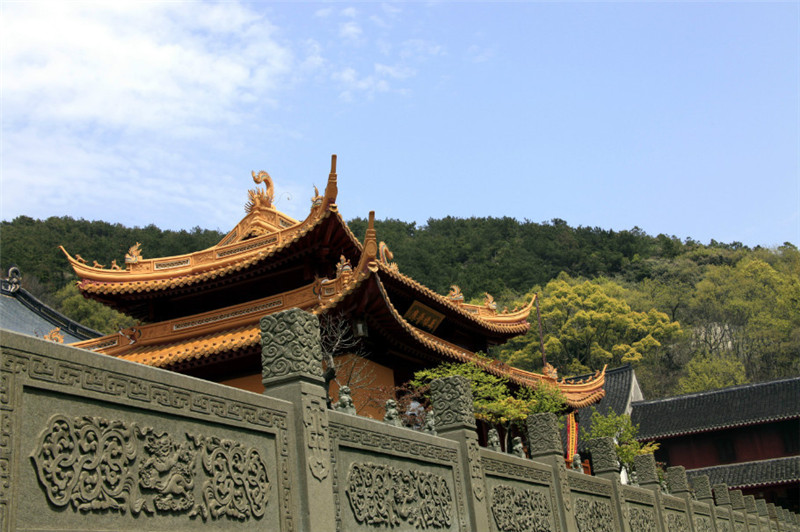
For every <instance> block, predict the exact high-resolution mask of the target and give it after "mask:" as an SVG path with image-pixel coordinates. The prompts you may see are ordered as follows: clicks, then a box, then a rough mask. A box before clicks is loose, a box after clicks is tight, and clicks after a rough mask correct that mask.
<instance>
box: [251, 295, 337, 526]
mask: <svg viewBox="0 0 800 532" xmlns="http://www.w3.org/2000/svg"><path fill="white" fill-rule="evenodd" d="M261 376H262V382H263V383H264V388H265V390H264V394H265V395H269V396H271V397H275V398H278V399H283V400H285V401H288V402H290V403H291V404H292V411H293V415H292V417H291V419H292V423H293V426H290V427H288V428H289V431H288V432H289V435H290V438H292V439H293V441H291V440H290V449H291V451H293V452H291V455H290V463H292V464H293V465H294V470H293V471H292V472H291V474H292V478H293V479H294V481H293V484H294V486H295V487H296V489H295V490H293V491H294V494H295V497H294V500H293V501H292V502H293V504H294V509H295V515H297V516H298V522H299V525H300V526H299V527H298V528H299V529H300V530H302V531H313V532H317V531H328V530H331V531H332V530H334V529H335V528H336V519H335V508H334V502H333V483H332V478H331V449H330V438H329V435H328V409H327V403H326V396H325V390H324V387H323V384H324V379H323V377H322V348H321V346H320V339H319V320H318V319H317V317H316V316H314V315H312V314H309V313H308V312H305V311H302V310H300V309H290V310H286V311H283V312H279V313H276V314H271V315H269V316H265V317H263V318H261Z"/></svg>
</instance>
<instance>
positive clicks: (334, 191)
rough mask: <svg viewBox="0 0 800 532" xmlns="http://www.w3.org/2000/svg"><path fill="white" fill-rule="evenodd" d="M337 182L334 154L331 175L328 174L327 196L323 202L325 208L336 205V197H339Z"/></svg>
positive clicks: (334, 155)
mask: <svg viewBox="0 0 800 532" xmlns="http://www.w3.org/2000/svg"><path fill="white" fill-rule="evenodd" d="M336 181H337V178H336V154H335V153H334V154H333V155H331V173H330V174H328V184H327V185H326V186H325V196H324V199H323V200H322V203H323V206H324V207H328V206H330V205H335V204H336V196H338V195H339V187H338V186H337V183H336Z"/></svg>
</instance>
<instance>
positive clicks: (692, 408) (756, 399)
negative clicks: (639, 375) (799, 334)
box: [631, 377, 800, 440]
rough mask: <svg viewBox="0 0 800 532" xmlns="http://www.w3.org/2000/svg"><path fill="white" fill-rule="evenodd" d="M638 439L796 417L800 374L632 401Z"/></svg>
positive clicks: (797, 413)
mask: <svg viewBox="0 0 800 532" xmlns="http://www.w3.org/2000/svg"><path fill="white" fill-rule="evenodd" d="M631 418H632V420H633V422H634V423H638V424H639V439H641V440H654V439H661V438H668V437H672V436H681V435H684V434H694V433H698V432H708V431H712V430H719V429H725V428H731V427H740V426H745V425H756V424H759V423H765V422H769V421H779V420H783V419H793V418H800V377H794V378H791V379H783V380H777V381H770V382H760V383H757V384H743V385H740V386H731V387H729V388H722V389H720V390H713V391H710V392H700V393H692V394H687V395H679V396H677V397H667V398H665V399H657V400H654V401H641V402H637V403H633V412H632V414H631Z"/></svg>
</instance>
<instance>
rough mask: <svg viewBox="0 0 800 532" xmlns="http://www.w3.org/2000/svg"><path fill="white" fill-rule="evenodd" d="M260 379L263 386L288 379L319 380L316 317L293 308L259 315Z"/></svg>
mask: <svg viewBox="0 0 800 532" xmlns="http://www.w3.org/2000/svg"><path fill="white" fill-rule="evenodd" d="M261 378H262V381H263V382H264V386H265V387H269V385H272V384H275V383H278V382H282V381H284V380H288V379H292V378H297V379H303V380H307V381H311V382H318V383H322V382H323V378H322V348H321V346H320V339H319V320H318V319H317V317H316V316H314V315H313V314H309V313H308V312H305V311H303V310H300V309H296V308H294V309H289V310H285V311H283V312H278V313H276V314H271V315H269V316H264V317H263V318H261Z"/></svg>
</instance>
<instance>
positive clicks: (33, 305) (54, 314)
mask: <svg viewBox="0 0 800 532" xmlns="http://www.w3.org/2000/svg"><path fill="white" fill-rule="evenodd" d="M0 327H2V328H4V329H8V330H10V331H14V332H18V333H22V334H27V335H30V336H38V337H42V336H44V335H46V334H47V333H49V332H50V331H52V330H53V329H55V328H56V327H58V328H60V329H61V330H60V332H61V334H63V335H64V342H65V343H68V344H69V343H72V342H78V341H80V340H87V339H89V338H97V337H98V336H100V333H99V332H97V331H95V330H94V329H90V328H88V327H84V326H83V325H81V324H80V323H78V322H76V321H74V320H71V319H69V318H68V317H66V316H64V315H63V314H61V313H60V312H58V311H56V310H55V309H53V308H51V307H49V306H48V305H46V304H44V303H43V302H41V301H40V300H39V299H37V298H36V297H34V296H33V294H31V293H30V292H28V291H27V290H25V289H24V288H22V286H21V283H20V275H19V269H17V268H16V267H12V268H11V269H10V270H9V276H8V278H5V279H0Z"/></svg>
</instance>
